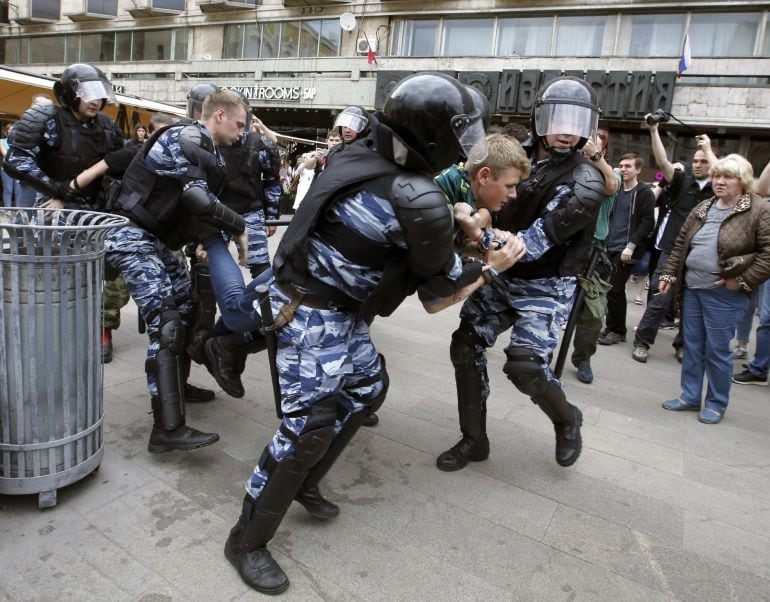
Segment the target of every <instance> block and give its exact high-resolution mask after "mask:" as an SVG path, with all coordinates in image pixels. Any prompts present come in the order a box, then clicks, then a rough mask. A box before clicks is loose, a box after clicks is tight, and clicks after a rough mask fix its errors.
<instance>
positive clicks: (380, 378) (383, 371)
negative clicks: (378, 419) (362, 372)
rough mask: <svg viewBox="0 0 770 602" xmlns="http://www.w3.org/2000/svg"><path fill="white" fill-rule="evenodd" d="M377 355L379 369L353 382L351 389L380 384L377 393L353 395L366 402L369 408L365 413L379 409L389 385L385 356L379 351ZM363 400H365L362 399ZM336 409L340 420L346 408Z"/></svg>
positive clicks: (344, 414)
mask: <svg viewBox="0 0 770 602" xmlns="http://www.w3.org/2000/svg"><path fill="white" fill-rule="evenodd" d="M378 357H379V358H380V365H381V368H380V371H379V372H378V373H377V374H374V375H372V376H370V377H368V378H364V379H362V380H359V381H358V382H356V383H355V385H354V387H353V389H362V388H364V387H374V386H376V385H378V384H380V385H381V390H380V392H379V393H377V395H373V396H372V395H360V394H358V395H355V397H356V398H357V399H359V400H360V401H361V403H367V402H368V403H367V405H368V406H369V409H368V411H367V412H364V413H366V414H373V413H374V412H376V411H377V410H379V409H380V407H381V406H382V404H383V403H385V397H386V396H387V394H388V387H389V386H390V378H389V376H388V371H387V368H386V366H385V357H384V356H383V355H382V354H381V353H379V354H378ZM363 400H366V401H363ZM338 411H339V412H340V416H339V418H340V420H342V419H343V418H344V416H346V415H347V410H345V409H344V408H342V407H340V408H339V409H338Z"/></svg>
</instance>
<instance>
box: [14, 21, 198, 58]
mask: <svg viewBox="0 0 770 602" xmlns="http://www.w3.org/2000/svg"><path fill="white" fill-rule="evenodd" d="M189 38H190V30H189V29H184V28H179V29H157V30H146V31H134V32H131V31H120V32H116V33H107V32H102V33H84V34H69V35H66V36H35V37H28V36H26V37H16V38H6V39H5V40H3V42H2V43H3V45H4V51H5V63H6V64H9V65H14V64H18V65H27V64H41V63H62V62H63V63H79V62H86V63H114V62H129V61H170V60H178V61H184V60H187V52H188V47H189Z"/></svg>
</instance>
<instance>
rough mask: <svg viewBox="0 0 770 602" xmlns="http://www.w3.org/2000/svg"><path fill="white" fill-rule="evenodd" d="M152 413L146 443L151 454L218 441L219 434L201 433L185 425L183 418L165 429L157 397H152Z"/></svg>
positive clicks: (193, 447)
mask: <svg viewBox="0 0 770 602" xmlns="http://www.w3.org/2000/svg"><path fill="white" fill-rule="evenodd" d="M152 415H153V419H154V424H153V426H152V433H150V442H149V443H148V444H147V451H149V452H150V453H151V454H159V453H162V452H167V451H171V450H175V449H178V450H183V451H186V450H191V449H198V448H199V447H206V446H207V445H212V444H213V443H216V442H217V441H219V435H217V434H216V433H202V432H201V431H199V430H197V429H194V428H192V427H189V426H187V425H185V423H184V419H183V420H182V422H181V424H179V425H178V426H176V428H174V429H172V430H167V429H166V428H165V427H164V426H163V412H162V409H161V403H160V400H159V399H158V398H157V397H153V398H152Z"/></svg>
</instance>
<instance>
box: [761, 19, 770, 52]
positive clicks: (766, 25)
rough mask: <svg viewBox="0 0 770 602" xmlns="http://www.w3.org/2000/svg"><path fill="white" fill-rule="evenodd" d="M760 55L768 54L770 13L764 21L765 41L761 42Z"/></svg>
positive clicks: (769, 48)
mask: <svg viewBox="0 0 770 602" xmlns="http://www.w3.org/2000/svg"><path fill="white" fill-rule="evenodd" d="M762 56H770V15H768V16H767V21H766V22H765V43H764V44H762Z"/></svg>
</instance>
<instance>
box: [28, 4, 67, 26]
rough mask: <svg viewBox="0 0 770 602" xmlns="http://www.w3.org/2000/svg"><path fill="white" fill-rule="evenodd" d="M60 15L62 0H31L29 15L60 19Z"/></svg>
mask: <svg viewBox="0 0 770 602" xmlns="http://www.w3.org/2000/svg"><path fill="white" fill-rule="evenodd" d="M60 15H61V1H60V0H29V16H30V18H32V19H50V20H51V21H58V20H59V17H60Z"/></svg>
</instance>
